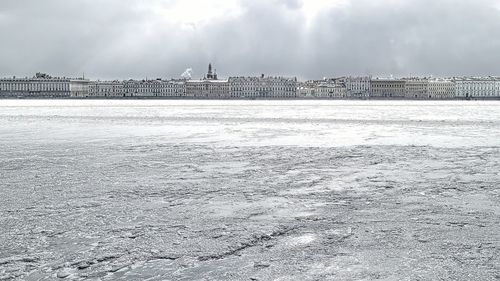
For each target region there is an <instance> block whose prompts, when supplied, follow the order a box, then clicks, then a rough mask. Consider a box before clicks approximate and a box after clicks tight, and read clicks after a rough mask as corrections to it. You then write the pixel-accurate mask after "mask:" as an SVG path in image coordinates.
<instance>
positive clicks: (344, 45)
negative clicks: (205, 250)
mask: <svg viewBox="0 0 500 281" xmlns="http://www.w3.org/2000/svg"><path fill="white" fill-rule="evenodd" d="M0 36H1V37H2V38H1V39H0V76H12V75H17V76H31V75H33V74H34V73H35V72H37V71H41V72H48V73H51V74H53V75H60V76H72V77H75V76H81V74H82V73H85V75H86V76H87V77H90V78H101V79H127V78H145V77H148V78H157V77H163V78H166V77H169V78H170V77H173V78H176V77H179V76H180V74H181V73H182V72H183V71H184V70H185V69H186V68H188V67H191V68H193V77H196V78H199V77H202V76H203V74H204V73H205V72H206V67H207V64H208V62H212V63H213V64H214V65H215V68H216V69H217V71H218V73H219V76H222V77H227V76H232V75H258V74H260V73H265V74H274V75H289V76H298V77H299V78H322V77H332V76H341V75H348V74H351V75H365V74H370V75H374V76H387V75H391V74H392V75H395V76H408V75H434V76H448V75H450V76H451V75H476V74H477V75H500V0H246V1H244V0H234V1H233V0H208V1H203V0H200V1H197V0H44V1H41V0H1V1H0Z"/></svg>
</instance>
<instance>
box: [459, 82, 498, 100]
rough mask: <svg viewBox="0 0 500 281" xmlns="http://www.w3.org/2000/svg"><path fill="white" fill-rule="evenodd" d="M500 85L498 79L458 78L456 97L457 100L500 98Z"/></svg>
mask: <svg viewBox="0 0 500 281" xmlns="http://www.w3.org/2000/svg"><path fill="white" fill-rule="evenodd" d="M499 83H500V79H499V78H497V77H488V78H474V77H472V78H456V79H455V96H456V97H457V98H465V99H469V98H486V99H489V98H499V97H500V91H499V88H500V86H499Z"/></svg>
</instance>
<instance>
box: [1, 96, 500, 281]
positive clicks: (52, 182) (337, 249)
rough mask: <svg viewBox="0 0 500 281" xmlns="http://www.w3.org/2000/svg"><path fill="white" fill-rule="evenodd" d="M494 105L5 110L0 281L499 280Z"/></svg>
mask: <svg viewBox="0 0 500 281" xmlns="http://www.w3.org/2000/svg"><path fill="white" fill-rule="evenodd" d="M499 167H500V102H472V101H471V102H466V101H441V102H434V101H422V102H417V101H412V102H406V101H182V100H178V101H165V100H159V101H158V100H157V101H151V100H0V280H4V279H5V280H11V279H12V280H55V279H60V280H374V279H380V280H498V279H500V189H499V186H500V168H499Z"/></svg>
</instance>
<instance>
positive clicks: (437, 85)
mask: <svg viewBox="0 0 500 281" xmlns="http://www.w3.org/2000/svg"><path fill="white" fill-rule="evenodd" d="M427 94H428V97H429V99H453V98H455V83H454V82H453V81H451V80H446V79H431V80H429V86H428V92H427Z"/></svg>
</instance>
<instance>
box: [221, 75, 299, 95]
mask: <svg viewBox="0 0 500 281" xmlns="http://www.w3.org/2000/svg"><path fill="white" fill-rule="evenodd" d="M228 82H229V85H230V92H231V93H230V97H232V98H249V99H255V98H270V99H273V98H297V97H298V96H297V88H298V83H297V79H296V78H285V77H264V75H262V76H260V77H230V78H229V80H228Z"/></svg>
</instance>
